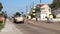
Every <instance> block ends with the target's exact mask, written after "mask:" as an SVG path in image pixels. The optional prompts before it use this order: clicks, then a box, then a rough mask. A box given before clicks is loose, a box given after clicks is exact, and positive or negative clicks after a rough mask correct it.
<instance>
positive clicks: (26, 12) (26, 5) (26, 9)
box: [26, 5, 28, 13]
mask: <svg viewBox="0 0 60 34" xmlns="http://www.w3.org/2000/svg"><path fill="white" fill-rule="evenodd" d="M27 12H28V5H26V13H27Z"/></svg>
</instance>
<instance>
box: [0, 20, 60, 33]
mask: <svg viewBox="0 0 60 34" xmlns="http://www.w3.org/2000/svg"><path fill="white" fill-rule="evenodd" d="M7 25H8V26H7ZM42 25H44V24H40V25H35V24H25V23H20V24H15V23H13V20H12V19H7V20H6V25H5V27H4V28H3V29H2V30H1V32H0V33H1V34H4V33H5V34H7V33H8V34H10V33H11V34H13V33H15V34H60V30H55V29H51V28H47V27H46V26H45V27H43V26H42ZM45 25H47V24H45ZM48 25H49V24H48ZM51 26H52V25H51ZM51 26H49V27H51ZM53 26H54V25H53Z"/></svg>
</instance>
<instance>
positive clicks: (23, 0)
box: [0, 0, 53, 16]
mask: <svg viewBox="0 0 60 34" xmlns="http://www.w3.org/2000/svg"><path fill="white" fill-rule="evenodd" d="M33 1H34V6H36V5H37V4H51V3H52V2H53V0H41V3H40V0H0V2H1V3H2V5H3V11H7V15H8V16H11V15H13V14H14V13H15V12H20V11H23V12H26V5H27V6H28V11H30V5H32V4H33V3H32V2H33ZM21 9H22V10H21Z"/></svg>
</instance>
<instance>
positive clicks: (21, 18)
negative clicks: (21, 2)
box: [14, 16, 24, 23]
mask: <svg viewBox="0 0 60 34" xmlns="http://www.w3.org/2000/svg"><path fill="white" fill-rule="evenodd" d="M14 23H24V17H23V16H17V17H14Z"/></svg>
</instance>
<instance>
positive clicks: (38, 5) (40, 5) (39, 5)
mask: <svg viewBox="0 0 60 34" xmlns="http://www.w3.org/2000/svg"><path fill="white" fill-rule="evenodd" d="M43 5H44V4H37V6H36V7H42V6H43Z"/></svg>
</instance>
